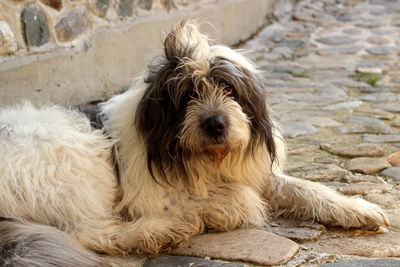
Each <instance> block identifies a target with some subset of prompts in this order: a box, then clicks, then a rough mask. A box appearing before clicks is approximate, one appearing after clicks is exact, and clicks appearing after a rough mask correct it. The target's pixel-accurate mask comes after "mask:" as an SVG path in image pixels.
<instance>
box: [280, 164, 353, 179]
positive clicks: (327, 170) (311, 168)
mask: <svg viewBox="0 0 400 267" xmlns="http://www.w3.org/2000/svg"><path fill="white" fill-rule="evenodd" d="M286 172H287V173H288V174H290V175H292V176H295V177H300V178H304V179H307V180H310V181H319V182H331V181H340V180H341V179H342V178H344V177H345V176H346V175H348V174H349V172H348V171H347V170H345V169H342V168H340V167H338V166H336V165H333V164H321V163H298V164H291V165H290V166H287V168H286Z"/></svg>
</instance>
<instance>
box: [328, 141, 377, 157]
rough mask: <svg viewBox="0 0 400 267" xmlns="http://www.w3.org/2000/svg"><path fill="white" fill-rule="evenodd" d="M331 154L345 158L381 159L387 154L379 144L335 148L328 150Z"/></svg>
mask: <svg viewBox="0 0 400 267" xmlns="http://www.w3.org/2000/svg"><path fill="white" fill-rule="evenodd" d="M327 151H328V152H329V153H332V154H334V155H339V156H345V157H381V156H383V154H384V153H385V151H384V149H383V147H382V146H381V145H378V144H367V143H363V144H357V145H344V146H334V147H332V148H330V149H327Z"/></svg>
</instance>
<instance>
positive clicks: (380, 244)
mask: <svg viewBox="0 0 400 267" xmlns="http://www.w3.org/2000/svg"><path fill="white" fill-rule="evenodd" d="M290 15H291V14H287V16H285V17H283V18H280V19H276V20H275V21H274V22H273V23H272V24H270V25H268V26H267V27H265V28H264V29H263V30H262V31H260V32H259V33H258V35H257V36H256V37H255V38H254V39H252V40H250V41H248V42H247V43H246V44H244V46H243V48H244V49H246V50H250V51H251V52H249V53H248V56H249V57H250V58H251V59H252V60H254V61H255V62H256V63H257V65H258V66H260V67H261V68H262V69H263V70H266V71H267V72H266V74H265V77H266V78H267V86H268V88H269V91H270V98H269V102H270V106H271V108H272V109H273V112H274V113H273V114H274V115H273V118H274V120H276V121H277V122H278V123H279V124H280V125H281V127H282V131H283V133H284V136H285V137H286V142H287V146H288V162H287V166H286V172H287V173H289V174H291V175H293V176H297V177H302V178H304V179H308V180H312V181H318V182H322V183H324V184H326V185H328V186H330V187H332V188H334V189H336V190H338V191H340V192H342V193H343V194H346V195H349V196H354V197H361V198H364V199H366V200H368V201H370V202H373V203H376V204H379V205H381V206H382V207H383V208H384V209H385V210H386V212H387V214H388V216H389V219H390V221H391V227H390V228H389V229H388V231H386V232H385V233H381V234H378V233H368V232H362V231H343V230H340V229H328V230H327V231H326V232H325V233H323V234H320V235H319V234H318V235H315V236H314V237H313V238H312V239H304V238H298V239H297V240H296V238H295V235H296V233H297V234H299V232H300V231H301V230H302V227H299V226H294V227H292V228H290V227H289V228H288V227H283V228H282V225H280V224H279V223H278V224H275V225H274V224H272V226H271V227H270V228H271V229H272V230H274V228H275V231H276V232H277V233H278V234H279V233H280V234H281V235H284V236H285V235H286V236H287V237H289V238H291V239H293V240H295V241H297V242H298V243H303V244H301V245H300V251H299V253H298V254H297V255H296V256H295V257H294V258H293V259H292V260H291V261H289V263H287V264H286V265H285V266H318V265H320V264H322V263H329V262H333V261H337V260H345V259H346V260H348V259H362V258H364V257H375V258H382V257H400V186H399V182H400V152H398V151H400V132H399V127H400V116H399V114H400V101H399V96H400V95H399V92H400V66H399V64H400V62H399V58H398V55H399V48H400V1H395V0H370V1H359V0H347V1H339V0H336V1H333V0H326V1H314V0H302V1H299V2H297V4H296V6H295V7H294V11H293V13H292V15H293V16H290ZM274 226H275V227H274ZM309 229H310V228H309ZM315 229H316V228H315V227H314V231H316V230H315ZM303 230H304V227H303ZM316 232H318V231H316ZM316 232H315V233H314V234H316ZM290 235H292V236H290ZM309 237H310V236H309ZM340 266H353V265H340ZM357 266H362V265H357ZM368 266H369V265H368ZM383 266H386V265H383ZM388 266H391V265H388ZM397 266H400V264H399V265H397Z"/></svg>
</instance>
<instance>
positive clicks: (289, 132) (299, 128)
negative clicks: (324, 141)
mask: <svg viewBox="0 0 400 267" xmlns="http://www.w3.org/2000/svg"><path fill="white" fill-rule="evenodd" d="M281 129H282V134H283V136H284V137H287V138H295V137H297V136H305V135H306V136H308V135H314V134H316V133H318V132H319V131H318V129H317V128H315V127H314V126H312V125H311V124H310V123H308V122H286V123H282V124H281Z"/></svg>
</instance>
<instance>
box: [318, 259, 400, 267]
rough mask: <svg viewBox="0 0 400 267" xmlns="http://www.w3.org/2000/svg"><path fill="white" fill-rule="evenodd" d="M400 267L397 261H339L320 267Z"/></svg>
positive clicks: (399, 261)
mask: <svg viewBox="0 0 400 267" xmlns="http://www.w3.org/2000/svg"><path fill="white" fill-rule="evenodd" d="M395 266H400V260H397V259H390V258H387V259H374V260H349V261H339V262H333V263H328V264H324V265H321V266H320V267H395Z"/></svg>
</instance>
